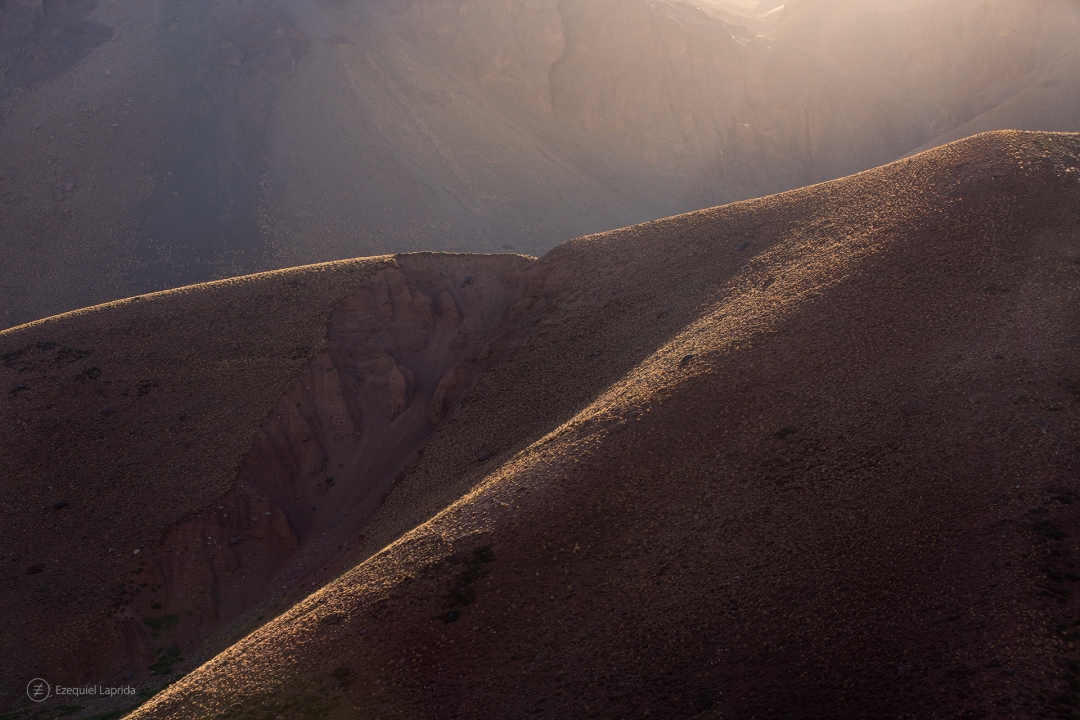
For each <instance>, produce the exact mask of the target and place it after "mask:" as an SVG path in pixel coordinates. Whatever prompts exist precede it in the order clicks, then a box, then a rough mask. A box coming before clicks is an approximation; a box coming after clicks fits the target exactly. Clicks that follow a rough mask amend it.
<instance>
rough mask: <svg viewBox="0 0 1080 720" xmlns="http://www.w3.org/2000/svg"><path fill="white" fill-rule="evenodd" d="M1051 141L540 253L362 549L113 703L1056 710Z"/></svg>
mask: <svg viewBox="0 0 1080 720" xmlns="http://www.w3.org/2000/svg"><path fill="white" fill-rule="evenodd" d="M1078 156H1080V136H1076V135H1040V134H1023V133H996V134H990V135H982V136H978V137H976V138H973V139H969V140H966V141H963V142H960V143H956V144H953V145H949V146H946V147H944V148H940V149H937V150H933V151H930V152H928V153H925V154H922V155H919V156H917V157H915V158H912V159H910V160H906V161H901V162H898V163H895V164H892V165H889V166H886V167H884V168H881V169H878V170H875V171H871V172H867V173H863V174H861V175H857V176H853V177H850V178H846V179H844V180H840V181H836V182H832V183H827V184H823V185H818V186H814V187H811V188H807V189H804V190H800V191H796V192H792V193H788V194H785V195H780V196H776V197H770V198H765V199H763V200H759V201H752V202H746V203H739V204H736V205H731V206H726V207H722V208H717V209H713V210H706V211H701V212H699V213H693V214H690V215H685V216H680V217H676V218H671V219H669V220H664V221H659V222H656V223H650V224H648V225H643V226H638V227H633V228H628V229H626V230H622V231H618V232H614V233H608V234H604V235H598V236H593V237H587V238H582V239H580V240H577V241H574V242H571V243H567V244H564V245H562V246H560V247H559V248H558V249H556V250H555V251H553V252H552V253H550V254H549V255H547V256H546V257H545V258H543V259H542V260H540V261H538V262H537V263H536V264H534V265H533V266H531V267H530V268H527V269H526V272H525V274H524V275H523V277H526V278H527V277H528V273H537V274H543V276H544V277H546V278H548V279H547V280H544V281H543V282H538V281H530V282H528V283H527V284H526V287H527V288H531V290H527V291H526V292H525V293H524V294H523V295H519V298H522V299H520V300H518V301H515V305H514V307H512V308H511V309H510V310H509V314H508V316H507V317H508V318H513V317H516V316H521V317H524V315H521V314H522V313H526V312H529V311H532V312H536V311H537V310H539V314H538V315H536V316H535V320H533V321H531V322H532V326H533V327H535V332H534V334H532V335H531V336H530V337H529V338H528V340H527V341H526V342H525V344H524V345H523V346H522V347H521V348H519V349H518V350H516V351H514V352H512V353H510V355H509V356H508V360H507V362H505V363H504V364H501V365H499V366H497V367H494V368H492V369H491V370H489V371H488V372H486V373H484V374H483V375H481V376H480V377H479V379H478V380H477V381H476V385H475V387H474V388H473V389H472V390H471V391H469V392H467V393H465V394H464V395H463V396H462V397H461V399H460V402H459V405H460V407H459V409H458V410H457V412H456V414H455V415H454V416H453V417H451V418H450V419H449V420H447V421H445V422H444V423H443V424H442V425H441V426H440V428H439V429H438V431H437V432H436V433H435V434H434V435H433V436H432V437H431V438H430V440H428V441H427V443H426V444H425V445H424V446H423V452H422V453H420V454H419V455H418V456H417V458H416V461H415V462H414V463H412V464H410V466H409V467H408V468H407V470H406V472H405V473H404V474H403V475H402V476H401V478H400V479H399V480H398V481H397V484H396V486H395V488H394V490H393V492H391V493H390V495H389V496H388V498H387V499H386V502H385V504H384V505H383V506H382V508H381V510H379V512H378V513H376V515H375V516H374V517H373V518H372V520H371V521H370V522H369V523H367V525H366V526H365V527H364V529H363V537H364V541H363V548H362V550H361V552H360V553H359V556H358V557H357V558H356V559H357V560H359V561H360V562H359V564H357V565H356V566H355V567H353V568H352V569H349V570H347V571H345V572H343V573H342V574H341V575H340V577H338V578H337V579H336V580H333V581H332V582H329V583H328V584H327V585H326V586H325V587H323V588H321V589H320V590H318V591H316V592H314V593H312V594H311V595H310V596H309V597H307V598H305V599H303V600H302V601H300V602H299V603H297V605H296V606H295V607H293V608H292V609H290V610H288V611H287V612H285V613H284V614H282V615H281V616H280V617H278V618H276V619H274V620H273V621H271V622H269V623H268V624H266V625H264V626H263V627H261V628H260V629H258V630H256V631H255V632H253V633H252V634H251V635H250V636H248V637H247V638H245V639H243V640H241V641H239V642H238V643H236V644H235V645H233V646H232V647H230V648H229V649H228V650H226V651H225V652H223V653H221V654H220V655H219V656H217V657H216V658H214V659H213V660H212V661H210V662H208V663H207V664H205V665H203V666H202V667H200V668H198V669H197V670H195V671H194V672H192V673H191V674H189V675H188V676H186V677H185V678H183V679H182V680H180V681H179V682H178V683H176V684H174V685H172V686H171V687H169V688H168V689H167V690H165V691H164V692H162V693H161V694H159V695H158V696H156V697H155V698H154V699H152V700H151V701H150V702H149V703H147V704H146V705H145V706H143V707H142V708H141V709H140V710H139V711H138V712H137V713H136V714H135V717H140V718H141V717H169V718H174V717H215V718H218V717H260V718H261V717H290V718H291V717H401V716H405V717H434V718H446V717H522V716H537V717H560V718H561V717H644V716H645V713H646V712H647V713H649V716H661V717H769V716H776V717H808V718H809V717H814V718H821V717H880V718H885V717H930V716H934V715H936V716H942V717H1046V716H1061V717H1067V716H1069V714H1070V713H1071V712H1073V708H1075V707H1076V706H1077V703H1080V697H1078V695H1077V691H1076V690H1075V687H1076V684H1077V674H1078V670H1077V668H1078V667H1080V665H1078V663H1080V655H1078V652H1080V651H1078V650H1077V649H1076V648H1075V641H1076V639H1077V635H1076V633H1077V630H1076V628H1077V627H1078V626H1080V607H1078V606H1077V602H1078V601H1077V600H1076V599H1075V598H1074V593H1073V586H1074V583H1075V582H1077V581H1078V578H1080V574H1078V573H1077V571H1076V570H1075V567H1074V565H1075V561H1076V557H1077V556H1076V548H1075V547H1074V545H1075V542H1074V538H1075V537H1076V535H1077V533H1078V532H1080V516H1078V515H1077V512H1076V510H1075V508H1076V506H1077V504H1076V501H1077V499H1078V493H1080V487H1078V483H1080V478H1078V476H1077V470H1076V454H1077V452H1078V451H1080V448H1078V447H1077V444H1076V438H1077V436H1078V435H1077V431H1078V429H1080V428H1078V421H1080V418H1078V405H1077V403H1078V393H1077V381H1076V378H1077V377H1078V376H1080V356H1078V353H1080V337H1078V336H1077V332H1076V328H1077V327H1078V324H1077V321H1078V319H1080V318H1078V317H1077V314H1078V312H1080V310H1078V305H1077V303H1078V302H1080V298H1078V296H1077V292H1078V291H1080V246H1078V244H1077V243H1078V240H1080V238H1078V237H1077V234H1076V215H1077V213H1078V211H1080V182H1078V177H1080V158H1078ZM534 277H539V275H535V276H534ZM514 278H515V275H514V274H513V273H512V274H510V275H509V276H508V279H507V281H508V282H512V281H513V279H514ZM545 288H546V290H545ZM528 298H532V299H531V300H528ZM536 303H539V305H537V304H536ZM483 353H484V351H483V350H482V351H481V354H483Z"/></svg>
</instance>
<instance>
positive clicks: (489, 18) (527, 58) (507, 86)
mask: <svg viewBox="0 0 1080 720" xmlns="http://www.w3.org/2000/svg"><path fill="white" fill-rule="evenodd" d="M400 25H401V28H402V32H403V33H404V34H405V35H406V36H407V37H409V38H410V39H412V40H414V41H417V42H420V43H423V44H430V45H432V46H434V47H435V48H436V50H437V52H438V53H439V55H440V56H441V57H442V58H444V59H445V60H447V61H449V62H450V63H451V64H452V65H453V66H454V67H456V68H458V69H460V70H462V71H463V72H464V73H465V74H467V75H468V76H470V77H474V78H475V79H477V80H479V81H480V82H481V83H483V84H484V85H488V86H490V87H494V88H497V89H499V90H500V91H502V92H504V93H506V94H508V95H511V96H513V97H517V98H519V99H521V100H524V101H525V102H527V103H529V104H530V105H532V106H533V107H535V108H537V109H538V110H540V111H541V112H545V113H550V112H551V109H552V103H551V83H550V81H549V77H548V76H549V73H550V72H551V68H552V66H553V65H554V64H555V63H556V62H557V61H558V60H559V58H561V57H562V55H563V52H564V51H565V49H566V38H565V32H564V28H563V22H562V17H561V16H560V14H559V11H558V2H557V0H524V1H523V2H514V1H512V0H497V1H496V2H491V1H490V0H448V1H444V0H416V1H415V2H413V3H411V4H410V5H408V7H407V8H406V9H405V10H404V12H403V15H402V17H401V20H400Z"/></svg>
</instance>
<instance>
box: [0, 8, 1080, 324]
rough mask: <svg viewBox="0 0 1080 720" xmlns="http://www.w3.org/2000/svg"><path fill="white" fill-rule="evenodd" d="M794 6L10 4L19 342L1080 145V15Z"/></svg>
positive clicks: (7, 155) (10, 314)
mask: <svg viewBox="0 0 1080 720" xmlns="http://www.w3.org/2000/svg"><path fill="white" fill-rule="evenodd" d="M777 5H778V4H777V3H773V2H766V3H754V2H741V1H738V0H726V1H724V2H721V1H719V0H717V1H716V2H710V3H706V4H703V5H702V7H701V8H695V7H692V6H690V5H687V4H682V3H676V2H661V1H659V0H564V1H563V2H555V0H529V1H528V2H515V3H502V2H496V1H495V0H388V1H386V2H374V0H333V1H332V2H322V1H320V2H315V0H243V1H242V2H236V3H233V2H229V3H226V2H222V1H219V0H194V1H193V2H182V3H181V2H178V0H151V2H140V3H133V2H130V0H115V1H113V2H108V3H100V4H95V2H94V1H93V0H85V1H84V0H79V1H78V2H76V1H75V0H62V1H61V0H57V2H55V3H51V4H50V3H47V2H46V3H44V4H43V3H42V2H41V1H40V0H19V1H18V2H7V3H4V4H2V5H0V67H2V68H3V72H2V73H0V200H2V201H3V203H2V204H0V229H2V232H0V327H3V326H11V325H15V324H18V323H21V322H25V321H29V320H32V319H35V318H38V317H42V316H44V315H49V314H52V313H56V312H60V311H63V310H67V309H72V308H76V307H80V306H83V305H87V304H91V303H94V302H99V301H104V300H109V299H113V298H117V297H122V296H125V295H130V294H135V293H139V292H145V291H149V290H155V289H161V288H165V287H174V286H177V285H183V284H187V283H191V282H197V281H203V280H208V279H213V278H220V277H227V276H233V275H237V274H243V273H248V272H253V271H257V270H264V269H270V268H278V267H288V266H292V265H297V264H303V263H308V262H317V261H325V260H332V259H340V258H347V257H354V256H358V255H372V254H379V253H392V252H401V251H407V250H424V249H428V250H443V251H451V250H452V251H458V250H470V251H504V250H512V251H515V252H524V253H529V254H534V255H538V254H542V253H543V252H545V251H546V250H548V249H550V248H551V247H553V246H554V245H555V244H557V243H559V242H561V241H564V240H567V239H570V238H572V237H576V236H581V235H586V234H589V233H592V232H597V231H603V230H608V229H611V228H615V227H620V226H623V225H627V224H631V223H634V222H639V221H643V220H648V219H652V218H657V217H662V216H666V215H670V214H673V213H677V212H685V211H689V210H694V209H697V208H701V207H707V206H712V205H717V204H720V203H724V202H729V201H733V200H738V199H742V198H748V197H754V196H760V195H766V194H769V193H773V192H777V191H781V190H786V189H790V188H794V187H799V186H802V185H806V184H808V183H813V182H819V181H822V180H826V179H830V178H835V177H840V176H843V175H846V174H849V173H852V172H855V171H858V170H862V169H866V168H869V167H873V166H876V165H878V164H881V163H883V162H887V161H889V160H892V159H894V158H897V157H900V156H903V155H906V154H908V153H910V152H912V151H914V150H916V149H918V148H920V147H926V146H927V145H928V144H933V143H934V142H935V141H936V139H938V138H941V139H942V140H944V139H947V138H954V137H956V136H957V134H962V133H965V132H968V131H969V130H977V129H990V128H997V127H1006V126H1011V125H1014V124H1018V125H1022V126H1023V127H1025V128H1029V129H1043V130H1070V129H1077V128H1076V127H1075V126H1074V122H1075V121H1074V118H1075V117H1077V115H1076V114H1075V113H1073V112H1072V111H1071V110H1072V107H1071V104H1070V103H1071V102H1072V98H1074V97H1075V96H1076V93H1075V92H1072V91H1071V88H1072V84H1070V83H1073V80H1072V78H1074V77H1075V76H1076V72H1077V60H1078V58H1077V55H1076V53H1075V51H1074V47H1075V43H1076V37H1077V33H1078V31H1080V19H1078V17H1077V8H1076V6H1075V4H1074V3H1071V2H1064V1H1062V0H1051V1H1048V2H1044V3H1037V4H1036V3H1030V2H1026V1H1021V0H961V1H959V2H957V1H956V0H925V1H921V2H915V1H914V0H908V1H906V2H899V1H896V2H893V1H888V2H887V1H886V0H880V1H879V2H874V3H866V2H854V1H852V0H792V1H791V2H789V3H787V4H786V5H783V7H782V8H780V7H778V6H777ZM1053 83H1058V84H1056V85H1055V84H1053ZM1055 88H1056V90H1055Z"/></svg>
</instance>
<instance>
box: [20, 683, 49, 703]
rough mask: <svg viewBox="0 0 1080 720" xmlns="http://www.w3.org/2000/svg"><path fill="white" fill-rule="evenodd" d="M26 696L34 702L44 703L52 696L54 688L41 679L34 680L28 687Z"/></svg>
mask: <svg viewBox="0 0 1080 720" xmlns="http://www.w3.org/2000/svg"><path fill="white" fill-rule="evenodd" d="M26 695H27V697H29V698H30V699H31V700H33V701H34V702H42V701H44V700H48V699H49V696H50V695H52V688H51V687H49V683H47V682H45V681H44V680H42V679H41V678H34V679H33V680H31V681H30V684H29V685H27V686H26Z"/></svg>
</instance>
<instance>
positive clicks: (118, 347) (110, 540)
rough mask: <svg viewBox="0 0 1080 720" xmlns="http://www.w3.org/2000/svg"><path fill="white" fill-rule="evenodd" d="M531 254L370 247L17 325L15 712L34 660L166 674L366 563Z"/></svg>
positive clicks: (4, 339) (1, 504) (0, 373)
mask: <svg viewBox="0 0 1080 720" xmlns="http://www.w3.org/2000/svg"><path fill="white" fill-rule="evenodd" d="M528 262H529V259H527V258H523V257H520V256H515V255H491V256H481V255H469V256H454V255H442V256H431V255H415V256H408V257H405V256H399V257H397V258H393V257H385V258H374V259H366V260H357V261H351V262H344V263H337V264H332V265H320V266H313V267H308V268H299V269H295V270H290V271H287V272H283V273H274V274H269V275H259V276H251V277H247V278H243V279H240V280H234V281H225V282H221V283H216V284H212V285H207V286H196V287H192V288H185V289H183V290H177V291H169V292H165V293H159V294H156V295H149V296H141V297H137V298H133V299H130V300H126V301H121V302H118V303H113V304H110V305H104V306H99V307H95V308H90V309H88V310H83V311H79V312H76V313H71V314H68V315H65V316H60V317H56V318H50V319H48V320H45V321H40V322H38V323H34V324H32V325H28V326H24V327H21V328H16V329H14V330H9V331H6V332H4V333H0V382H2V383H3V395H2V396H0V408H2V410H0V412H2V417H3V418H4V424H5V428H6V430H5V432H4V433H3V434H2V439H0V456H2V457H3V458H4V463H3V472H2V473H0V493H2V495H0V512H2V513H3V532H4V536H5V537H6V538H7V542H6V543H5V547H4V553H3V558H2V561H3V565H2V568H3V569H2V572H3V577H4V582H3V590H2V591H0V605H2V606H3V607H4V608H5V610H4V614H5V618H4V623H3V627H2V628H0V653H2V655H3V657H5V658H8V659H9V660H8V661H7V662H6V663H5V665H6V667H5V669H4V671H3V676H2V680H0V681H2V683H3V687H4V690H3V693H4V702H5V704H6V703H7V702H9V701H11V700H12V699H13V697H15V696H17V695H18V694H21V692H19V693H16V692H15V691H14V689H13V688H15V687H16V686H17V685H19V684H20V680H19V678H21V677H22V676H23V675H27V673H29V676H34V675H39V674H42V673H45V674H50V675H51V676H53V677H54V681H57V682H72V683H75V682H84V681H88V680H92V679H95V678H110V679H114V680H125V679H126V680H131V681H133V682H137V683H140V684H142V683H149V684H151V685H153V684H154V683H160V680H159V679H158V678H159V676H166V675H168V674H169V672H170V671H171V670H172V666H174V665H179V664H183V663H185V662H186V663H187V664H191V663H192V662H193V661H195V660H196V659H197V658H198V657H199V656H200V655H203V656H205V655H206V654H207V653H208V652H211V651H212V650H213V648H219V647H221V646H223V643H224V644H227V642H228V641H229V637H230V636H232V634H233V633H235V632H237V631H238V630H242V629H243V627H244V626H245V625H246V626H250V625H251V624H252V622H253V620H252V618H253V617H254V616H255V615H256V613H255V610H256V609H260V613H259V615H260V616H259V620H261V619H262V615H269V614H274V611H273V609H272V608H271V606H272V605H273V606H276V605H278V604H279V602H281V596H282V595H283V593H284V592H285V591H286V590H287V591H290V592H294V591H300V590H302V588H303V587H304V586H305V584H308V583H310V582H313V581H312V577H313V576H314V575H317V574H319V573H320V572H323V573H325V571H326V570H327V568H328V567H332V568H338V569H340V568H341V567H342V566H351V564H353V563H354V562H355V559H353V560H352V561H351V562H350V556H349V555H348V553H345V554H342V550H343V549H344V546H346V545H348V543H350V542H352V543H354V544H355V538H356V534H357V532H358V530H359V528H361V527H362V526H363V525H364V523H365V522H366V521H367V519H368V518H369V517H370V516H371V514H372V513H373V512H374V511H375V510H376V509H377V508H378V507H379V505H380V504H381V502H382V500H383V499H384V497H385V496H386V494H387V493H388V492H389V491H390V489H391V487H392V484H393V481H394V478H395V477H396V476H397V474H398V473H399V472H400V471H401V469H402V468H403V467H404V466H405V464H406V463H407V462H408V461H409V460H410V458H411V457H412V455H413V453H414V452H415V451H416V450H417V449H418V448H419V447H420V446H422V445H423V443H424V442H425V440H426V439H427V437H428V436H429V435H430V434H431V432H432V431H433V430H434V429H435V428H436V427H438V425H439V424H440V423H441V422H442V421H444V420H445V418H446V417H447V416H448V414H450V413H451V412H452V410H453V407H454V403H455V401H456V400H457V398H458V397H460V395H461V394H462V393H464V392H466V391H468V390H469V389H470V387H471V385H472V383H473V382H474V381H475V378H476V377H478V376H479V375H480V374H482V373H483V372H484V371H485V370H486V369H487V368H489V367H492V366H495V365H498V364H500V363H502V362H504V361H505V359H506V356H507V353H508V352H509V351H510V350H512V349H513V348H515V347H517V346H519V345H520V343H521V342H523V336H521V335H520V329H521V328H523V327H526V326H527V324H528V322H529V317H530V314H529V313H528V312H518V313H516V314H515V315H514V320H515V323H516V324H514V326H513V327H515V328H518V330H516V331H515V330H514V329H513V328H512V327H511V323H510V314H511V311H512V310H513V309H514V308H515V307H516V306H515V298H517V297H518V295H520V294H522V293H526V292H527V291H528V286H527V284H526V285H524V286H522V285H521V283H520V282H519V278H518V274H517V273H518V271H519V270H520V269H521V268H522V267H524V266H525V265H526V264H527V263H528ZM508 272H509V273H511V281H507V279H506V277H505V276H506V273H508ZM522 323H525V324H524V325H523V324H522ZM478 355H483V357H482V358H480V359H477V356H478ZM470 361H471V362H470ZM317 510H318V511H317ZM361 545H362V543H361ZM309 587H310V585H309ZM303 594H306V592H304V593H303ZM288 604H291V601H286V607H287V606H288ZM267 608H270V609H267ZM279 610H280V608H279ZM249 611H250V612H249ZM249 615H250V616H251V617H248V616H249ZM255 622H257V621H255ZM234 639H235V638H234ZM174 648H175V649H174Z"/></svg>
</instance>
